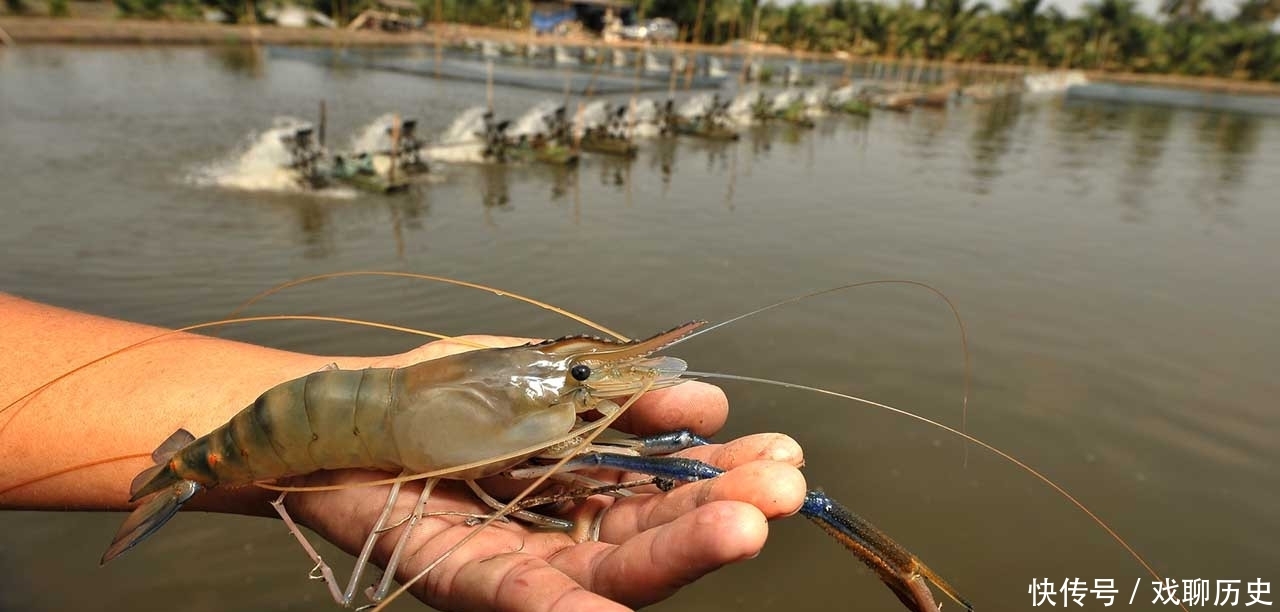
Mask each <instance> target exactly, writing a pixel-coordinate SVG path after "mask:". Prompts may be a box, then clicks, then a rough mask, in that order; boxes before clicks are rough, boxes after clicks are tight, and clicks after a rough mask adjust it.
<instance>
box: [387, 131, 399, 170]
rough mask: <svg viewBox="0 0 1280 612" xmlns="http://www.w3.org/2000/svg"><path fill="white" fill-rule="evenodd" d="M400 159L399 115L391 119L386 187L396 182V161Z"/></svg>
mask: <svg viewBox="0 0 1280 612" xmlns="http://www.w3.org/2000/svg"><path fill="white" fill-rule="evenodd" d="M399 158H400V113H396V114H395V115H393V116H392V119H391V167H389V168H387V183H388V185H390V184H392V183H395V182H396V160H397V159H399Z"/></svg>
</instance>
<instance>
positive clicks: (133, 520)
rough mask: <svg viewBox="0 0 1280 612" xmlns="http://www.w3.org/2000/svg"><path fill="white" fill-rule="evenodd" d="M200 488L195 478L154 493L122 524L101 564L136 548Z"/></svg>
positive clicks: (167, 520)
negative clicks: (135, 546)
mask: <svg viewBox="0 0 1280 612" xmlns="http://www.w3.org/2000/svg"><path fill="white" fill-rule="evenodd" d="M201 488H202V487H201V486H200V485H199V484H198V483H196V482H195V481H193V480H179V481H178V482H177V483H176V484H174V485H172V486H170V487H169V488H167V489H164V490H162V491H159V492H156V493H154V494H152V496H151V497H150V498H149V499H147V501H145V502H143V503H142V505H141V506H138V507H137V508H135V509H134V511H133V512H132V513H130V514H129V517H128V518H126V519H125V520H124V524H123V525H120V530H119V531H117V532H116V537H115V539H113V540H111V546H109V547H108V548H107V552H105V553H103V554H102V561H101V563H100V564H101V565H106V563H107V561H110V560H112V559H114V558H116V557H118V556H120V553H123V552H124V551H126V550H129V549H130V548H133V546H134V545H136V544H137V543H138V542H141V541H143V540H145V539H146V538H147V536H149V535H151V534H153V533H155V532H156V530H157V529H160V527H162V526H163V525H164V524H165V523H167V522H169V519H171V518H173V515H175V514H177V513H178V510H180V509H181V508H182V504H184V503H186V501H187V500H188V499H191V496H192V495H195V494H196V493H197V492H199V491H200V489H201Z"/></svg>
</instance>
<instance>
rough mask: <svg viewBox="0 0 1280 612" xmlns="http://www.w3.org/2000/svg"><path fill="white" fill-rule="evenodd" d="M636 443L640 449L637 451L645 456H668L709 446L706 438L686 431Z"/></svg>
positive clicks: (656, 436) (640, 439)
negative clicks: (697, 447)
mask: <svg viewBox="0 0 1280 612" xmlns="http://www.w3.org/2000/svg"><path fill="white" fill-rule="evenodd" d="M636 442H639V443H640V448H638V449H637V450H638V451H639V453H640V454H641V455H645V456H649V455H670V454H671V453H676V452H680V451H682V450H684V449H686V448H693V447H695V446H706V445H708V444H711V442H708V441H707V439H706V438H704V437H702V436H699V435H697V434H694V433H692V432H690V431H689V430H687V429H681V430H679V431H673V432H670V433H661V434H656V435H652V436H645V437H642V438H636Z"/></svg>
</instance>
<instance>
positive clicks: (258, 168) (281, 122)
mask: <svg viewBox="0 0 1280 612" xmlns="http://www.w3.org/2000/svg"><path fill="white" fill-rule="evenodd" d="M310 125H311V123H309V122H307V121H303V120H302V119H298V118H295V117H277V118H276V119H275V120H273V121H272V127H271V129H268V130H266V131H263V132H261V133H255V134H251V135H250V136H249V137H248V138H246V139H245V144H244V145H243V146H241V147H240V148H238V149H237V150H236V151H235V152H233V153H232V154H231V155H229V156H227V157H226V158H224V159H221V160H217V161H214V162H212V163H209V164H206V165H203V166H200V167H197V168H195V169H194V170H193V171H192V172H191V173H190V174H189V175H188V176H187V179H188V180H189V181H190V182H191V183H193V184H195V185H199V186H202V187H222V188H227V189H242V190H245V191H279V192H313V193H317V194H320V195H325V196H330V197H351V196H353V195H355V194H354V192H353V191H351V190H349V189H344V188H328V189H322V190H312V189H309V188H307V187H305V186H303V185H302V184H300V183H299V181H298V174H297V173H296V172H294V171H293V170H290V169H289V168H288V165H289V162H290V161H291V158H290V155H289V151H288V149H286V148H285V145H284V142H283V141H282V140H281V137H283V136H287V135H290V134H292V133H294V132H296V131H297V130H298V129H299V128H303V127H307V126H310Z"/></svg>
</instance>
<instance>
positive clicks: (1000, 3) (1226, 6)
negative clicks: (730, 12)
mask: <svg viewBox="0 0 1280 612" xmlns="http://www.w3.org/2000/svg"><path fill="white" fill-rule="evenodd" d="M797 1H799V2H804V3H805V4H818V3H820V1H821V0H773V2H774V4H778V5H782V6H786V5H788V4H792V3H793V2H797ZM880 1H882V2H886V1H887V2H890V3H894V2H896V1H897V0H880ZM913 1H914V2H915V4H917V5H919V4H920V2H919V0H913ZM1088 1H1090V0H1045V2H1044V4H1045V5H1046V6H1056V7H1058V10H1061V11H1062V12H1064V13H1066V14H1068V15H1072V16H1075V15H1079V14H1080V13H1081V11H1082V9H1081V7H1083V6H1084V5H1085V3H1086V2H1088ZM1137 1H1138V8H1139V9H1141V10H1142V11H1143V12H1145V13H1146V14H1148V15H1154V14H1155V13H1156V9H1157V8H1158V7H1159V6H1160V0H1137ZM987 3H988V4H990V5H991V6H992V8H994V9H997V10H999V9H1001V8H1004V7H1005V6H1006V5H1007V1H1006V0H987ZM1237 4H1238V1H1237V0H1204V4H1203V6H1204V7H1205V8H1207V9H1209V10H1211V11H1213V13H1214V14H1215V15H1217V16H1218V17H1230V16H1232V15H1235V14H1236V5H1237Z"/></svg>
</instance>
